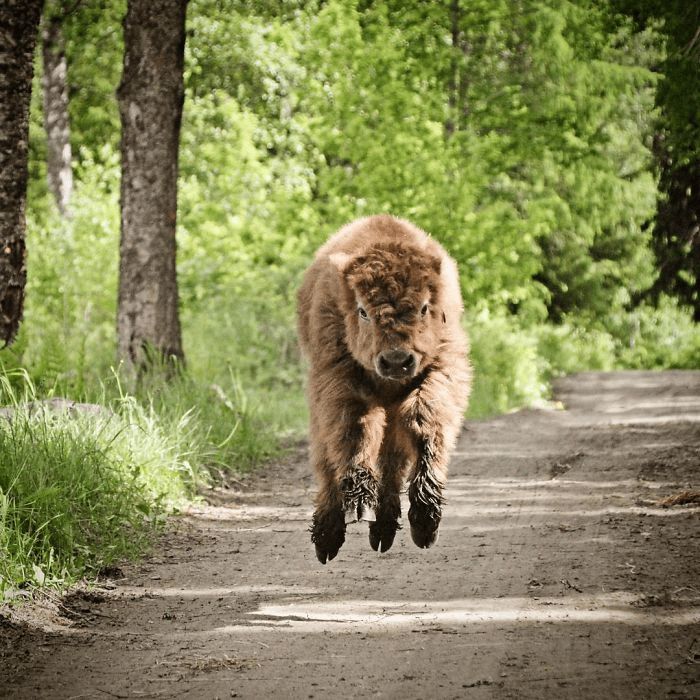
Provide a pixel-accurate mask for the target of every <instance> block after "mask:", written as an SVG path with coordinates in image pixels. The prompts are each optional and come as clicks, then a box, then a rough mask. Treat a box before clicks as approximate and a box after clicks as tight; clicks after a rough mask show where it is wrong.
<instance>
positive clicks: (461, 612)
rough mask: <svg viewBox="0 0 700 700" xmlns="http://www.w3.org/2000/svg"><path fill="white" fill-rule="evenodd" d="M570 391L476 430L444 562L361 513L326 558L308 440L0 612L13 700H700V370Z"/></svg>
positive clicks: (4, 679)
mask: <svg viewBox="0 0 700 700" xmlns="http://www.w3.org/2000/svg"><path fill="white" fill-rule="evenodd" d="M556 394H557V399H558V400H559V401H561V402H562V403H563V405H564V406H566V410H554V409H547V410H529V411H522V412H519V413H515V414H512V415H508V416H503V417H499V418H495V419H491V420H484V421H473V422H469V423H468V424H467V425H466V427H465V430H464V433H463V435H462V437H461V440H460V443H459V446H458V451H457V453H456V454H455V456H454V458H453V461H452V467H451V476H450V481H449V487H448V490H447V494H446V495H447V499H448V505H447V507H446V509H445V515H444V520H443V526H442V530H441V536H440V540H439V542H438V543H437V545H436V546H434V547H433V548H431V549H429V550H419V549H417V548H416V547H415V546H414V545H413V544H412V542H411V540H410V536H409V533H408V529H407V528H406V529H404V530H402V531H400V532H399V533H398V534H397V538H396V542H395V543H394V546H393V548H392V549H391V550H390V551H389V552H387V553H386V554H383V555H377V554H376V553H375V552H373V551H372V550H371V549H370V547H369V543H368V537H367V525H366V523H360V524H355V525H351V526H349V528H348V536H347V539H346V543H345V545H344V546H343V548H342V549H341V550H340V553H339V554H338V557H337V558H336V559H335V560H333V561H332V562H330V563H329V564H328V565H326V566H322V565H321V564H319V563H318V562H317V560H316V557H315V555H314V550H313V546H312V545H311V542H310V540H309V533H308V525H309V519H310V515H311V511H312V501H311V499H312V496H313V493H314V490H315V484H314V479H313V476H312V475H311V473H310V471H309V467H308V463H307V454H306V447H305V446H304V445H300V446H299V450H298V453H297V454H296V455H294V456H293V457H292V458H290V459H288V460H286V461H284V462H282V463H277V464H272V465H270V466H269V467H267V468H265V469H263V470H260V471H259V472H258V473H256V474H255V475H253V476H251V477H250V478H248V479H247V480H245V481H244V483H242V484H237V485H235V488H234V487H233V486H232V487H231V488H229V489H226V490H224V489H222V490H218V491H215V492H212V493H210V494H208V496H209V503H210V505H207V506H202V507H197V508H192V510H191V511H189V512H188V513H185V514H183V515H181V516H179V517H177V518H175V519H174V520H173V525H172V528H171V530H170V532H169V533H168V535H167V536H165V537H164V538H163V540H162V542H160V544H159V546H158V548H157V550H156V552H155V553H154V555H153V556H151V557H150V558H149V559H147V560H146V561H145V562H144V563H142V564H140V565H129V566H124V567H123V568H122V569H121V570H119V569H115V570H114V571H112V572H110V573H111V575H112V578H111V579H106V580H104V581H103V582H102V583H101V585H100V586H99V587H97V588H95V589H93V590H78V591H76V592H74V593H73V594H72V595H70V596H68V597H67V598H66V599H65V600H63V601H61V602H60V605H57V606H56V607H55V612H54V614H53V615H52V616H51V615H48V614H44V615H43V617H42V616H38V618H37V619H39V620H40V621H41V622H42V624H43V629H40V628H38V627H37V626H36V624H35V623H36V620H35V622H32V623H31V624H30V623H22V622H21V621H20V622H18V621H17V618H16V617H15V618H14V619H13V621H10V620H9V619H8V618H7V617H4V618H3V617H0V697H8V698H21V699H24V698H99V699H108V698H193V699H200V698H202V699H205V700H214V699H215V698H221V699H223V698H331V697H332V698H369V697H379V698H402V699H408V700H410V699H414V698H415V699H419V698H426V699H428V698H475V699H477V698H478V699H481V698H495V699H500V698H532V699H537V700H541V699H542V698H553V699H554V698H556V699H557V700H559V699H561V698H576V699H580V698H591V699H592V698H596V699H598V698H607V699H612V698H623V699H625V700H627V699H630V700H632V699H634V700H641V699H643V698H650V699H651V698H654V699H656V698H667V697H670V698H700V504H698V503H697V502H695V503H692V502H691V503H684V501H687V500H689V499H690V500H692V498H693V491H695V492H697V491H698V490H699V489H700V483H699V481H700V479H699V468H700V372H665V373H659V374H654V373H646V372H635V373H611V374H597V373H586V374H580V375H576V376H573V377H568V378H566V379H563V380H561V381H559V382H558V383H557V386H556ZM685 492H689V493H687V494H686V493H685ZM683 494H685V496H683ZM679 496H680V497H679ZM668 497H679V498H676V499H675V502H674V501H673V500H671V501H669V504H668V505H663V504H662V500H663V499H666V498H668ZM695 497H696V498H697V494H695ZM406 511H407V508H406V504H404V513H405V512H406ZM25 614H26V615H29V610H27V611H26V613H25Z"/></svg>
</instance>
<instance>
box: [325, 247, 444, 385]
mask: <svg viewBox="0 0 700 700" xmlns="http://www.w3.org/2000/svg"><path fill="white" fill-rule="evenodd" d="M331 262H332V263H333V264H334V265H335V266H336V267H337V269H338V271H339V273H340V275H341V278H342V288H343V297H344V298H343V313H344V325H345V341H346V343H347V346H348V348H349V350H350V352H351V353H352V355H353V357H354V358H355V360H357V361H358V362H359V363H360V364H362V365H363V366H364V367H365V369H367V370H369V371H371V372H374V373H375V374H376V375H378V376H379V377H381V378H382V379H387V380H393V381H404V380H407V379H411V378H412V377H415V376H416V375H417V374H418V373H419V372H420V371H421V370H422V369H423V368H424V367H425V366H426V364H428V363H429V362H430V360H431V359H432V358H433V357H434V356H435V355H437V351H438V346H439V343H440V327H441V326H442V324H444V322H445V316H444V313H443V312H442V310H441V309H440V299H439V291H440V268H441V264H442V261H441V259H440V258H439V257H437V256H434V255H430V254H428V253H426V252H424V251H422V250H420V249H418V248H414V247H409V246H405V245H401V244H395V243H384V244H377V245H374V246H372V247H371V248H369V249H368V250H366V251H364V252H363V253H361V254H359V255H356V256H351V255H347V254H345V253H336V254H334V255H332V256H331Z"/></svg>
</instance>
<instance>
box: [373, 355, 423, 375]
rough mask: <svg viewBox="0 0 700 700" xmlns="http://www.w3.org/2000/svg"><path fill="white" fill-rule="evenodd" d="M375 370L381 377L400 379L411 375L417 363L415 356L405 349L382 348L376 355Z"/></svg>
mask: <svg viewBox="0 0 700 700" xmlns="http://www.w3.org/2000/svg"><path fill="white" fill-rule="evenodd" d="M376 364H377V371H378V372H379V374H380V375H381V376H382V377H386V378H389V379H401V378H403V377H412V376H413V375H414V374H415V372H416V366H417V364H418V362H417V360H416V356H415V355H414V354H413V353H412V352H407V351H406V350H383V351H382V352H380V353H379V356H378V357H377V363H376Z"/></svg>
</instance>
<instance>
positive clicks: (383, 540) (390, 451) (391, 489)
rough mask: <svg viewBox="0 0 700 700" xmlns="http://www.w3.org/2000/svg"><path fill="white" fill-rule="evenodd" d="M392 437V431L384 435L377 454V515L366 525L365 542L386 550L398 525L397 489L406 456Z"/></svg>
mask: <svg viewBox="0 0 700 700" xmlns="http://www.w3.org/2000/svg"><path fill="white" fill-rule="evenodd" d="M393 438H394V436H393V435H386V437H385V442H384V444H383V445H382V450H381V453H380V455H379V471H380V473H381V480H380V483H379V504H378V507H377V518H376V520H375V522H373V523H370V526H369V544H370V546H371V547H372V549H373V550H374V551H375V552H377V551H379V552H387V551H388V550H389V549H390V548H391V545H392V544H394V538H395V537H396V532H397V531H398V530H399V529H401V525H399V518H400V517H401V496H400V493H401V486H402V484H403V477H404V474H405V472H406V466H407V462H408V458H407V456H406V453H405V452H404V451H403V450H402V449H401V448H400V447H399V446H398V445H397V444H396V443H395V441H394V439H393Z"/></svg>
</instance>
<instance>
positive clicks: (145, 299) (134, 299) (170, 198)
mask: <svg viewBox="0 0 700 700" xmlns="http://www.w3.org/2000/svg"><path fill="white" fill-rule="evenodd" d="M186 6H187V0H129V5H128V10H127V14H126V18H125V20H124V40H125V53H124V72H123V76H122V82H121V85H120V86H119V89H118V90H117V97H118V100H119V111H120V114H121V121H122V138H121V144H120V148H121V156H122V185H121V245H120V265H119V305H118V310H117V334H118V339H119V355H120V358H121V359H122V360H124V361H125V362H126V363H127V365H130V366H131V367H132V369H134V370H136V371H138V372H142V371H143V370H145V369H148V368H149V365H151V364H152V363H153V362H154V361H157V360H159V359H164V360H165V361H166V364H167V365H170V364H172V363H173V362H174V361H177V360H183V359H184V354H183V351H182V340H181V334H180V320H179V313H178V290H177V276H176V266H175V255H176V243H175V224H176V212H177V173H178V140H179V133H180V122H181V117H182V105H183V101H184V87H183V76H182V69H183V61H184V47H185V14H186Z"/></svg>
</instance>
